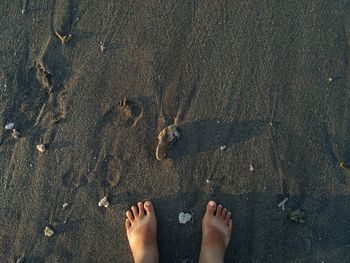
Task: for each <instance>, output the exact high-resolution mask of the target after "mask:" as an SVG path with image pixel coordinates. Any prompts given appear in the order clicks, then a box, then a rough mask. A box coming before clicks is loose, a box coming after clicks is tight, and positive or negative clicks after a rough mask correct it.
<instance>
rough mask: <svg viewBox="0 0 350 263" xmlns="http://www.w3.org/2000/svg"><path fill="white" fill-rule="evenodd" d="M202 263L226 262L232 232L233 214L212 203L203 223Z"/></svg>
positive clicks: (200, 258) (208, 207) (200, 257)
mask: <svg viewBox="0 0 350 263" xmlns="http://www.w3.org/2000/svg"><path fill="white" fill-rule="evenodd" d="M202 232H203V233H202V235H203V236H202V246H201V252H200V256H199V262H200V263H214V262H215V263H216V262H217V263H219V262H220V263H221V262H224V256H225V251H226V248H227V245H228V242H229V241H230V237H231V232H232V219H231V212H229V211H227V209H226V208H223V207H222V205H217V204H216V203H215V202H214V201H210V202H209V203H208V205H207V210H206V212H205V215H204V217H203V221H202Z"/></svg>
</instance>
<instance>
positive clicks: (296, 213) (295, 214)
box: [290, 209, 305, 223]
mask: <svg viewBox="0 0 350 263" xmlns="http://www.w3.org/2000/svg"><path fill="white" fill-rule="evenodd" d="M304 219H305V213H304V212H303V211H302V210H301V209H296V210H293V211H292V212H291V213H290V220H292V221H295V222H297V223H304Z"/></svg>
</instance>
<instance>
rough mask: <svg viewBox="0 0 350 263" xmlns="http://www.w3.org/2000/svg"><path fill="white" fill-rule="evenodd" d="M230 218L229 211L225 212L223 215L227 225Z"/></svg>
mask: <svg viewBox="0 0 350 263" xmlns="http://www.w3.org/2000/svg"><path fill="white" fill-rule="evenodd" d="M230 219H231V212H227V214H226V216H225V222H226V224H227V225H229V222H230Z"/></svg>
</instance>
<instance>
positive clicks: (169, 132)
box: [156, 124, 180, 161]
mask: <svg viewBox="0 0 350 263" xmlns="http://www.w3.org/2000/svg"><path fill="white" fill-rule="evenodd" d="M178 138H180V133H179V131H178V130H177V126H176V125H175V124H173V125H169V126H167V127H165V128H164V129H163V130H162V131H161V132H160V133H159V135H158V140H159V142H158V145H157V149H156V158H157V160H159V161H161V160H164V159H165V158H167V153H168V150H169V148H170V146H171V145H172V143H173V142H175V141H176V140H177V139H178Z"/></svg>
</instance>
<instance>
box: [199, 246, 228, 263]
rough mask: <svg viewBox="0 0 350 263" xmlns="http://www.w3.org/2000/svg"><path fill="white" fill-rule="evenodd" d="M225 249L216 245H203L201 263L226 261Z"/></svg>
mask: <svg viewBox="0 0 350 263" xmlns="http://www.w3.org/2000/svg"><path fill="white" fill-rule="evenodd" d="M224 256H225V250H222V248H221V247H219V246H215V245H210V246H208V245H203V244H202V248H201V252H200V256H199V263H219V262H224Z"/></svg>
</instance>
